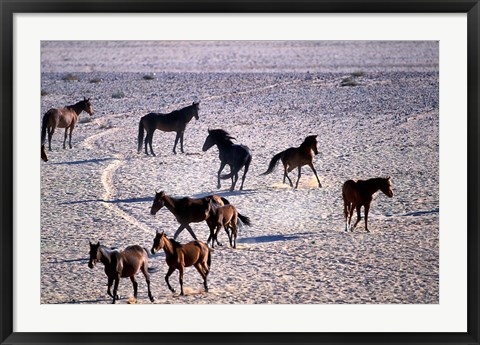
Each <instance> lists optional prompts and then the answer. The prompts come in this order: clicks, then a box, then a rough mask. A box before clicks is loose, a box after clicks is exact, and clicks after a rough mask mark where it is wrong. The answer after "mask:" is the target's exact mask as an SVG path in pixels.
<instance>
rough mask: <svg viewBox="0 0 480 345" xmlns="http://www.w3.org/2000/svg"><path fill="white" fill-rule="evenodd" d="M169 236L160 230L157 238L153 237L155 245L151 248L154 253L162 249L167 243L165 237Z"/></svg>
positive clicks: (156, 235)
mask: <svg viewBox="0 0 480 345" xmlns="http://www.w3.org/2000/svg"><path fill="white" fill-rule="evenodd" d="M166 238H167V236H166V235H165V232H164V231H162V232H158V231H157V233H156V234H155V238H154V239H153V246H152V249H151V250H150V251H151V252H152V254H155V253H156V252H158V251H159V250H162V248H163V246H164V245H165V239H166Z"/></svg>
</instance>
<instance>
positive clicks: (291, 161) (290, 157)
mask: <svg viewBox="0 0 480 345" xmlns="http://www.w3.org/2000/svg"><path fill="white" fill-rule="evenodd" d="M312 152H313V153H312ZM313 154H316V155H317V154H318V148H317V136H316V135H310V136H308V137H306V138H305V140H304V141H303V143H302V144H301V145H300V147H290V148H288V149H286V150H285V151H282V152H280V153H277V154H276V155H275V156H273V158H272V160H271V161H270V164H269V166H268V169H267V171H265V172H264V173H263V174H262V175H267V174H270V173H271V172H272V171H273V169H275V167H276V166H277V163H278V161H279V160H282V163H283V183H285V178H287V179H288V181H289V182H290V186H291V187H293V183H292V180H290V177H288V173H289V172H290V171H292V170H293V169H295V168H298V178H297V183H296V184H295V188H297V187H298V181H300V176H302V166H304V165H308V166H309V167H310V169H312V170H313V173H314V174H315V177H316V178H317V182H318V187H322V184H321V183H320V179H319V178H318V175H317V171H316V170H315V167H314V166H313Z"/></svg>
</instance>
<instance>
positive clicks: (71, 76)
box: [62, 73, 78, 81]
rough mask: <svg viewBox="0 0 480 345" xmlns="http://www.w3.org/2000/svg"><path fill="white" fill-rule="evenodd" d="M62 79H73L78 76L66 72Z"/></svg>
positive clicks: (76, 78)
mask: <svg viewBox="0 0 480 345" xmlns="http://www.w3.org/2000/svg"><path fill="white" fill-rule="evenodd" d="M62 80H65V81H74V80H78V77H77V76H76V75H75V74H71V73H69V74H67V75H65V76H63V78H62Z"/></svg>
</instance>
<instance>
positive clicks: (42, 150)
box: [41, 144, 48, 162]
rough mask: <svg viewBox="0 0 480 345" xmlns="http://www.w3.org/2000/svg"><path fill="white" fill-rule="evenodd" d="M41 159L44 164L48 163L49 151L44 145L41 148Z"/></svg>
mask: <svg viewBox="0 0 480 345" xmlns="http://www.w3.org/2000/svg"><path fill="white" fill-rule="evenodd" d="M41 157H42V159H43V161H44V162H48V157H47V151H46V150H45V145H43V144H42V147H41Z"/></svg>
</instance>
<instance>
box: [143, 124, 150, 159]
mask: <svg viewBox="0 0 480 345" xmlns="http://www.w3.org/2000/svg"><path fill="white" fill-rule="evenodd" d="M149 133H150V132H149V131H148V129H147V134H146V135H145V140H144V145H145V154H146V155H147V156H148V138H149V135H150V134H149Z"/></svg>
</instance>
